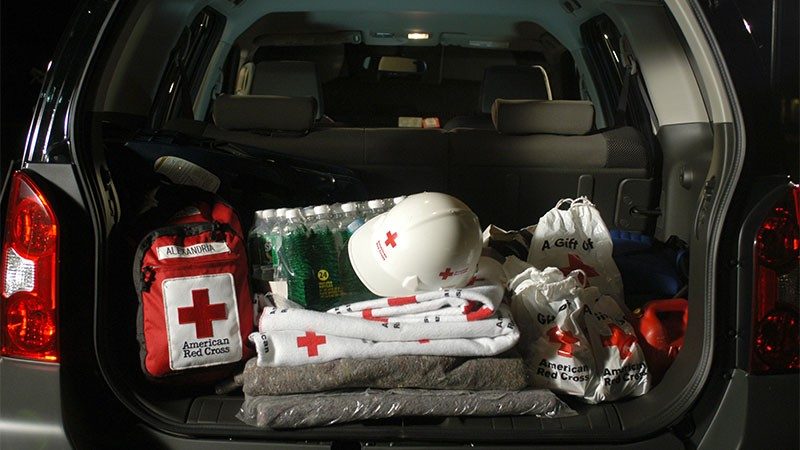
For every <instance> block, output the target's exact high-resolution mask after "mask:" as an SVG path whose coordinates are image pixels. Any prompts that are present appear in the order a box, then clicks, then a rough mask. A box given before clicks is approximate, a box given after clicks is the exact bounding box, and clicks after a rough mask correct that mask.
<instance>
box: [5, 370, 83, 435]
mask: <svg viewBox="0 0 800 450" xmlns="http://www.w3.org/2000/svg"><path fill="white" fill-rule="evenodd" d="M59 370H60V366H59V365H58V364H52V363H39V362H33V361H24V360H19V359H13V358H0V448H14V449H25V448H68V447H70V443H69V440H68V439H67V434H66V432H65V431H64V424H63V420H62V416H61V387H60V383H59Z"/></svg>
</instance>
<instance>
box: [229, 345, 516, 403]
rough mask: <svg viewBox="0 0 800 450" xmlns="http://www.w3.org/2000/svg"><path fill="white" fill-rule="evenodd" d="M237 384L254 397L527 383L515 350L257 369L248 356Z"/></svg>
mask: <svg viewBox="0 0 800 450" xmlns="http://www.w3.org/2000/svg"><path fill="white" fill-rule="evenodd" d="M237 381H239V382H240V383H241V384H243V390H244V393H245V394H247V395H253V396H255V395H282V394H297V393H304V392H322V391H330V390H336V389H347V388H377V389H393V388H419V389H456V390H506V391H513V390H519V389H523V388H525V386H527V384H528V383H527V382H526V378H525V366H524V364H523V361H522V358H521V357H520V356H519V354H518V353H517V352H516V351H509V352H506V353H503V354H501V355H497V356H490V357H483V358H459V357H450V356H393V357H388V358H379V359H339V360H335V361H329V362H325V363H320V364H306V365H303V366H291V367H258V366H257V365H256V359H255V358H253V359H251V360H250V361H248V362H247V365H246V366H245V369H244V373H243V374H242V375H240V376H238V377H237Z"/></svg>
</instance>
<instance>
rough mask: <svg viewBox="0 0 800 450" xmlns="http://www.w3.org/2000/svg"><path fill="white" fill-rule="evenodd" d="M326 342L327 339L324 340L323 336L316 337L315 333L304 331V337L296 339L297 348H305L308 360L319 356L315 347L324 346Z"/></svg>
mask: <svg viewBox="0 0 800 450" xmlns="http://www.w3.org/2000/svg"><path fill="white" fill-rule="evenodd" d="M326 341H327V339H325V336H317V333H314V332H313V331H306V335H305V336H298V337H297V348H300V347H307V351H308V356H309V358H310V357H312V356H318V355H319V350H318V349H317V347H319V346H321V345H323V344H325V342H326Z"/></svg>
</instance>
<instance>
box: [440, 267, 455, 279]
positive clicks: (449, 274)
mask: <svg viewBox="0 0 800 450" xmlns="http://www.w3.org/2000/svg"><path fill="white" fill-rule="evenodd" d="M453 275H455V273H454V272H452V271H451V270H450V268H449V267H448V268H446V269H444V272H439V276H440V277H442V279H443V280H446V279H448V278H450V277H452V276H453Z"/></svg>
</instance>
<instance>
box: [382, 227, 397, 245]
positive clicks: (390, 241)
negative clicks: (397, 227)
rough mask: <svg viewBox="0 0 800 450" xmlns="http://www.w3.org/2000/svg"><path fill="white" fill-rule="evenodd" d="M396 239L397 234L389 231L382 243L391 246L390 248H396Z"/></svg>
mask: <svg viewBox="0 0 800 450" xmlns="http://www.w3.org/2000/svg"><path fill="white" fill-rule="evenodd" d="M395 239H397V233H392V232H391V231H387V232H386V240H385V241H384V242H383V243H384V244H386V246H387V247H388V246H390V245H391V246H392V248H395V247H397V242H395V241H394V240H395Z"/></svg>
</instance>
